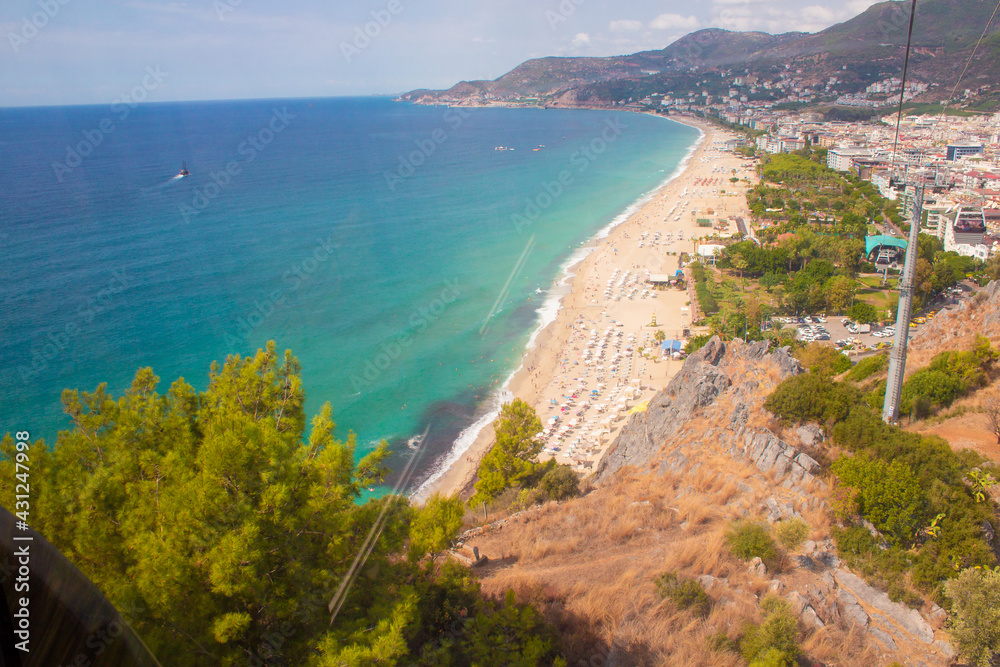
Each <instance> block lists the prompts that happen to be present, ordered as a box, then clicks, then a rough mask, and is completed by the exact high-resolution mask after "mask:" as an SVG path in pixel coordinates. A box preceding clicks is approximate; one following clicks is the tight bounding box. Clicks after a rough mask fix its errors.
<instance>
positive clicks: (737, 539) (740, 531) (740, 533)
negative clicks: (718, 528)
mask: <svg viewBox="0 0 1000 667" xmlns="http://www.w3.org/2000/svg"><path fill="white" fill-rule="evenodd" d="M726 542H727V543H728V544H729V548H730V549H731V550H732V552H733V554H734V555H736V556H737V557H738V558H742V559H743V560H751V559H753V558H760V559H761V560H762V561H764V562H765V563H766V564H768V567H771V566H772V565H773V564H774V562H775V561H777V559H778V549H777V547H775V545H774V540H773V539H771V535H770V533H769V532H768V530H767V528H766V527H765V526H763V525H762V524H759V523H752V522H748V521H737V522H736V523H733V524H732V525H731V526H730V527H729V531H728V532H727V533H726Z"/></svg>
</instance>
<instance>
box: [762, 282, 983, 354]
mask: <svg viewBox="0 0 1000 667" xmlns="http://www.w3.org/2000/svg"><path fill="white" fill-rule="evenodd" d="M971 294H972V289H971V288H970V286H959V287H958V288H956V289H955V290H953V291H951V292H949V293H947V294H945V295H943V296H942V297H939V298H938V299H936V300H935V301H934V303H933V304H931V305H929V306H928V307H927V308H926V309H925V310H924V311H922V312H920V313H914V314H913V319H917V318H918V317H923V318H926V315H927V313H928V312H930V311H932V310H936V311H938V313H939V314H940V313H944V312H946V311H948V310H951V309H953V308H955V307H957V305H958V304H959V303H960V302H961V300H962V299H964V298H967V297H968V296H970V295H971ZM773 319H774V320H775V321H780V322H782V325H783V326H784V327H786V328H787V327H792V328H796V329H798V332H797V333H796V338H798V339H799V340H801V341H804V342H807V343H808V342H813V341H815V342H817V343H821V344H824V345H830V346H832V347H836V348H837V349H844V348H845V347H852V348H853V349H852V350H851V352H853V353H854V354H860V353H862V352H864V351H870V350H873V349H878V347H879V344H881V346H882V348H883V349H884V348H888V347H891V343H892V340H893V338H894V334H895V326H896V325H894V324H889V325H887V326H886V327H881V326H878V325H872V327H871V331H870V332H869V333H860V331H852V330H851V329H849V328H848V326H849V324H845V323H844V322H843V321H844V320H847V318H846V317H844V316H839V315H838V316H833V317H824V316H822V315H815V316H808V318H807V317H806V316H803V317H801V318H797V317H779V316H775V317H774V318H773ZM800 320H801V321H800ZM786 321H787V322H786ZM928 321H930V320H928ZM848 322H850V321H849V320H848ZM923 326H925V325H924V324H917V325H916V326H908V327H907V328H908V330H909V332H910V337H911V338H912V337H913V335H914V334H915V333H917V332H918V331H920V329H921V328H922V327H923ZM880 332H885V334H884V335H881V336H880V335H877V334H878V333H880ZM890 332H891V333H890Z"/></svg>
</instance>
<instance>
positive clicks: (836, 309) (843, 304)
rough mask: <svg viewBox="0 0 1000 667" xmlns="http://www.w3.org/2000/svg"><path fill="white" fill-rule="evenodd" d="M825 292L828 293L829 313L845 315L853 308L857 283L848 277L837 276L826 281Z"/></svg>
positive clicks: (827, 305)
mask: <svg viewBox="0 0 1000 667" xmlns="http://www.w3.org/2000/svg"><path fill="white" fill-rule="evenodd" d="M823 290H824V291H825V292H826V308H827V312H828V313H845V312H847V309H848V308H850V307H851V301H852V300H853V298H854V293H855V291H856V283H855V282H854V281H853V280H851V279H850V278H848V277H846V276H836V277H834V278H830V279H829V280H827V281H826V284H825V285H824V286H823Z"/></svg>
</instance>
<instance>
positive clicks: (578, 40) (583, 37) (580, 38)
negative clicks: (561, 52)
mask: <svg viewBox="0 0 1000 667" xmlns="http://www.w3.org/2000/svg"><path fill="white" fill-rule="evenodd" d="M588 44H590V35H588V34H587V33H585V32H581V33H577V35H576V37H574V38H573V46H577V47H579V46H587V45H588Z"/></svg>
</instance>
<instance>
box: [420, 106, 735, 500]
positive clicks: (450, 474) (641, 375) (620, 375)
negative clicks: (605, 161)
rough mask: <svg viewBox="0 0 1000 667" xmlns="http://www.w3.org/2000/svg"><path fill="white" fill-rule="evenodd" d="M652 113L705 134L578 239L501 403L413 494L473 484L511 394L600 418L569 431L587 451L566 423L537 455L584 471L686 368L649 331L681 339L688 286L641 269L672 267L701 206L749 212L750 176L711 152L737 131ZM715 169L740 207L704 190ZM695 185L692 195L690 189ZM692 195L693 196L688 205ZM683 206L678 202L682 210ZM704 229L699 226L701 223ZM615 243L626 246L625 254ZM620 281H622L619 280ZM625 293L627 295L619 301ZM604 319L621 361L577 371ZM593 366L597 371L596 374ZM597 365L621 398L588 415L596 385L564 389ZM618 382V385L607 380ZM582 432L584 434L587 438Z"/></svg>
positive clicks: (687, 315)
mask: <svg viewBox="0 0 1000 667" xmlns="http://www.w3.org/2000/svg"><path fill="white" fill-rule="evenodd" d="M649 115H654V116H657V117H661V118H664V119H665V120H672V121H674V122H677V123H680V124H683V125H687V126H689V127H693V128H695V129H696V130H698V131H699V132H700V135H699V137H698V138H697V139H696V140H695V142H694V143H693V144H692V146H691V148H690V149H689V150H688V151H687V153H686V154H685V155H684V157H683V158H682V159H681V161H680V162H679V164H678V165H677V167H675V168H674V169H673V171H672V172H671V174H670V175H669V176H667V178H666V179H664V181H663V182H662V183H660V184H659V185H658V186H656V187H655V188H654V189H652V190H651V191H649V192H648V193H646V194H644V195H642V196H641V197H640V198H639V199H637V200H636V201H635V202H634V203H633V204H631V205H629V206H628V207H627V208H626V209H625V210H624V211H622V213H621V214H620V215H618V216H616V217H615V219H614V220H612V221H611V222H610V223H609V224H608V225H606V226H604V227H602V228H601V229H600V230H598V231H597V232H596V233H595V234H594V236H592V237H591V238H590V239H588V241H587V243H586V244H585V245H584V246H583V247H582V248H581V249H579V250H578V251H576V252H574V253H573V254H572V255H571V256H570V257H569V258H567V260H566V262H565V264H564V265H563V266H562V267H561V268H560V271H559V275H558V277H557V278H556V280H555V281H554V283H553V285H552V287H551V288H550V291H549V296H548V297H547V298H546V300H545V302H543V304H542V306H541V307H540V308H539V311H538V312H539V314H540V315H541V317H540V318H539V319H540V321H539V323H538V325H537V327H536V328H535V330H534V331H533V332H532V334H531V336H530V337H529V339H528V342H527V344H526V346H525V350H524V354H523V356H522V358H521V363H520V364H519V366H518V367H517V368H516V369H515V370H514V371H512V372H511V374H510V375H509V376H508V378H507V379H506V381H505V382H504V383H503V384H502V385H501V386H500V388H499V391H498V392H497V394H495V395H494V396H493V398H492V399H491V400H492V401H493V402H495V405H492V406H490V407H489V408H488V409H487V410H486V412H485V413H484V414H483V415H482V416H480V417H479V418H478V419H477V420H476V421H475V422H474V423H473V424H471V425H470V426H468V427H467V428H466V429H464V430H463V431H462V433H461V434H459V436H458V437H457V438H456V440H455V441H454V443H453V445H452V448H451V449H450V450H449V452H448V453H447V454H446V455H445V456H444V457H442V460H441V462H440V463H439V464H438V465H437V466H435V468H436V469H435V471H434V472H433V473H431V475H430V476H429V477H428V478H427V480H425V481H424V482H423V483H422V484H421V486H420V487H419V488H418V489H416V490H415V491H414V492H413V493H412V498H413V499H414V500H416V501H418V502H421V501H422V500H424V499H426V498H427V497H428V496H429V495H431V494H433V493H441V494H443V495H454V494H456V493H457V494H462V495H464V494H465V492H467V491H468V490H470V488H471V485H472V484H473V483H474V481H475V477H476V470H477V469H478V464H479V461H480V460H481V458H482V457H483V456H484V455H485V454H486V452H488V451H489V449H490V447H492V444H493V441H494V434H493V429H492V428H491V425H492V422H493V420H494V419H495V417H496V415H497V414H498V412H499V409H500V406H501V405H502V404H503V403H504V402H507V401H509V400H511V399H512V398H514V397H517V398H521V399H523V400H525V401H526V402H528V404H529V405H531V406H532V407H533V408H534V409H535V411H536V412H537V414H538V416H539V418H540V419H541V420H542V422H543V424H545V423H547V422H548V420H552V419H553V416H555V418H556V420H558V419H559V418H561V417H563V416H566V417H570V416H572V413H570V414H566V410H562V412H561V413H560V410H561V408H562V406H559V408H560V409H557V404H558V403H559V402H560V401H563V402H564V404H568V405H569V406H571V407H570V408H569V409H570V410H573V409H575V408H576V407H580V408H581V409H580V411H579V412H578V414H580V420H581V421H584V423H585V424H587V425H590V426H595V427H596V426H597V422H598V421H600V422H601V426H600V428H601V429H602V431H603V432H602V434H601V435H600V436H598V437H594V436H592V435H583V434H579V437H577V435H576V434H574V435H572V436H570V437H571V438H574V437H575V438H577V443H578V445H579V446H580V447H581V449H582V448H583V446H584V445H585V444H586V445H590V446H589V447H587V453H586V454H583V453H582V451H581V452H579V453H577V452H575V446H574V445H571V446H570V447H569V450H568V451H567V448H566V447H565V446H562V443H561V442H558V441H557V438H560V437H561V438H565V437H566V432H565V431H564V432H563V434H562V436H557V435H556V434H555V433H554V432H553V433H552V434H550V435H549V436H548V441H549V444H550V446H549V447H547V448H546V450H544V451H543V453H542V455H540V458H541V459H543V460H544V459H546V458H555V459H556V460H557V461H558V462H560V463H569V464H574V468H575V469H577V470H578V471H580V472H583V471H586V470H593V469H594V468H595V467H596V465H597V462H598V461H599V460H600V458H601V457H602V456H603V455H604V453H605V452H606V451H607V448H608V446H609V445H610V443H611V442H613V440H614V436H615V435H616V434H617V431H618V430H620V428H621V426H622V425H623V423H624V421H625V420H624V419H622V417H624V416H625V411H626V409H628V408H631V407H634V405H641V404H642V402H643V401H648V399H649V398H651V397H652V396H653V395H654V394H655V393H656V392H657V391H659V390H660V389H661V388H662V387H663V386H665V385H666V383H667V382H668V381H669V379H670V378H671V377H672V376H673V374H674V373H676V371H677V370H679V369H680V366H681V364H680V362H676V361H671V360H669V359H666V358H664V359H665V360H666V361H665V363H664V361H662V360H661V359H659V358H658V357H659V354H658V350H656V349H655V348H654V344H653V343H652V341H651V337H652V335H653V333H654V332H655V330H656V329H659V330H662V331H664V333H665V334H666V335H667V338H668V339H670V338H676V339H681V335H680V334H681V332H682V331H683V330H684V329H686V328H689V327H690V325H691V310H690V307H689V304H685V302H686V301H687V299H688V298H689V297H688V293H687V290H677V289H675V288H669V289H665V290H662V291H658V292H650V291H648V290H644V287H646V285H645V281H644V276H645V274H647V273H654V274H655V273H670V274H673V273H674V271H675V270H676V267H677V262H678V257H677V256H675V255H671V254H668V253H675V254H676V255H679V254H680V253H681V252H688V253H690V252H691V251H692V249H693V245H692V242H693V241H694V239H695V238H696V237H697V236H699V235H701V234H700V233H699V232H698V228H697V227H696V225H695V223H694V220H693V218H694V215H695V212H696V211H704V210H713V211H717V213H716V214H708V215H713V217H714V215H720V216H721V215H722V214H723V212H724V211H725V213H724V215H725V217H730V216H737V215H742V216H743V217H746V216H747V215H748V213H749V212H748V211H746V200H745V198H744V197H743V196H742V194H743V192H744V190H745V183H738V184H735V185H733V184H730V183H729V181H728V178H729V172H728V171H726V172H725V173H724V175H723V172H722V165H721V164H720V161H719V159H718V157H717V156H716V155H715V154H716V153H718V152H719V151H718V150H717V148H718V147H717V144H718V143H719V142H720V141H725V140H726V139H728V138H730V137H731V136H735V133H732V132H730V131H728V130H724V129H722V128H718V127H716V126H713V125H711V124H709V123H707V122H704V121H701V120H700V119H694V118H688V117H685V118H683V120H682V119H678V118H677V117H663V116H659V115H658V114H649ZM707 153H712V154H713V157H714V158H715V159H714V160H713V161H712V162H708V160H707V158H706V154H707ZM723 157H725V156H723ZM723 161H725V162H726V163H729V162H732V163H733V165H732V166H735V167H736V168H737V169H739V170H740V171H742V163H741V161H740V159H739V158H737V157H736V156H733V155H732V154H729V155H728V160H723ZM737 163H739V164H737ZM727 169H728V167H727ZM745 175H746V174H741V176H745ZM710 179H711V182H712V183H713V185H714V188H715V189H716V190H718V189H720V188H721V189H722V191H723V192H725V189H724V188H725V187H726V186H729V187H731V188H734V189H735V190H737V192H736V193H735V194H736V195H737V204H738V205H737V206H736V207H735V208H736V209H737V210H733V211H729V210H725V209H726V208H727V207H725V206H721V205H719V202H718V201H716V200H717V199H718V197H716V196H715V195H706V194H705V190H706V189H708V188H710V187H713V186H710V185H708V183H709V180H710ZM702 183H704V185H702ZM723 183H724V185H723ZM699 189H700V190H701V191H702V193H703V196H701V197H700V198H699V197H697V193H698V191H699ZM689 191H690V196H686V195H688V193H689ZM695 202H698V203H699V204H704V203H705V202H708V203H710V204H715V205H714V206H709V205H704V207H703V208H699V207H697V206H694V205H693V204H694V203H695ZM739 202H742V206H739ZM670 203H673V209H671V210H670V211H669V213H667V215H666V217H664V209H665V208H666V206H667V205H668V204H670ZM689 204H692V206H691V208H690V209H689V208H688V205H689ZM678 207H680V211H677V210H676V209H678ZM730 208H731V207H730ZM704 231H705V230H704V229H702V230H701V233H704ZM630 232H631V233H630ZM674 235H677V238H674ZM650 237H652V238H650ZM667 239H669V240H667ZM647 244H648V246H649V247H648V249H647V247H646V246H647ZM619 246H621V250H622V252H621V253H620V254H619ZM625 246H628V247H625ZM577 254H580V255H581V256H577ZM626 272H627V273H626ZM607 276H611V278H609V279H608V282H606V283H604V284H605V285H607V287H606V288H605V294H604V298H601V297H600V285H601V283H600V280H601V279H602V278H605V277H607ZM615 281H617V283H622V284H621V285H619V284H613V283H614V282H615ZM613 289H618V290H619V292H618V293H617V294H615V295H614V296H611V291H612V290H613ZM640 291H642V295H641V296H639V293H640ZM626 294H627V296H626ZM654 294H655V296H654ZM637 296H639V298H638V299H636V297H637ZM623 297H624V298H626V299H627V301H622V299H623ZM547 310H548V311H549V312H552V311H553V310H554V312H553V314H552V315H551V316H550V317H551V319H549V321H548V322H546V321H545V320H546V319H548V317H547V316H546V311H547ZM657 310H659V311H660V315H661V319H660V323H659V325H658V326H657V327H651V326H650V324H651V322H648V321H646V320H648V319H649V316H648V315H645V313H646V312H649V311H651V312H652V316H653V319H656V311H657ZM598 329H601V330H602V331H603V335H604V338H598V339H599V340H600V341H601V345H600V347H601V348H608V347H615V348H616V349H620V350H623V351H622V352H617V353H615V356H614V357H612V358H613V359H614V361H612V359H608V360H607V361H608V363H609V364H611V363H613V364H614V365H612V366H609V368H613V369H615V371H614V374H613V375H612V374H611V371H608V370H605V364H600V365H597V364H596V362H597V361H603V355H604V354H605V351H601V352H600V355H601V358H600V359H598V358H597V356H596V355H594V358H593V359H590V358H588V359H587V360H586V364H587V365H590V364H594V365H596V369H590V368H587V366H586V365H585V366H583V367H582V368H583V369H585V370H582V371H581V369H580V368H577V366H579V364H580V362H579V361H573V362H572V363H570V358H571V357H573V356H579V355H580V351H581V346H585V347H587V348H592V349H596V345H595V344H594V342H593V341H594V339H595V337H599V335H600V332H599V331H598ZM587 330H589V331H590V335H591V337H592V339H591V340H589V341H588V340H584V336H583V332H584V331H587ZM644 342H645V343H646V345H647V355H646V356H641V355H639V354H638V353H637V349H638V347H639V346H641V345H642V344H643V343H644ZM629 348H631V349H629ZM651 348H654V349H651ZM633 364H635V365H636V367H637V368H636V369H635V370H633V368H632V366H633ZM598 369H599V370H598ZM592 371H593V372H594V373H595V375H594V376H593V377H590V376H589V374H590V373H591V372H592ZM577 374H582V376H583V377H574V378H570V377H569V375H577ZM597 374H601V376H600V377H601V379H602V380H603V382H602V383H601V384H600V385H597V386H598V387H599V388H600V391H602V392H604V391H608V392H609V393H610V394H611V395H612V396H614V397H615V398H617V399H618V403H617V404H615V407H617V408H618V409H617V410H614V411H609V412H605V411H606V410H607V407H606V406H607V405H610V401H608V403H606V404H602V405H595V406H594V407H595V408H603V409H602V410H601V412H602V413H604V414H602V415H597V414H594V413H591V414H590V415H587V416H583V415H582V413H584V412H588V411H589V406H590V401H589V400H586V399H589V398H591V394H586V399H584V400H582V401H581V403H580V406H576V405H575V399H576V397H577V396H578V394H576V393H574V394H572V396H573V398H570V397H569V396H568V395H567V394H566V393H564V392H567V391H577V392H582V391H583V390H584V389H585V387H584V385H586V384H591V385H593V384H594V383H595V382H596V381H597V380H598V375H597ZM604 374H608V376H609V377H604ZM574 382H580V387H579V388H577V389H576V390H574V389H570V388H569V383H574ZM612 382H613V383H614V387H612V388H611V389H606V386H607V385H610V384H612ZM589 391H591V392H593V398H594V399H595V401H596V400H598V399H599V394H598V393H597V391H596V390H594V389H590V390H589ZM580 395H583V394H580ZM609 398H610V397H609ZM630 402H631V403H632V405H631V406H630V405H629V403H630ZM599 416H603V419H600V420H598V417H599ZM574 421H575V420H574ZM618 421H621V423H619V424H617V425H614V426H612V423H613V422H618ZM581 426H582V425H581ZM546 430H547V431H548V430H549V429H546ZM574 430H575V429H574ZM553 431H554V429H553ZM585 438H586V440H587V442H586V443H584V439H585ZM553 447H558V450H557V451H553Z"/></svg>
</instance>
